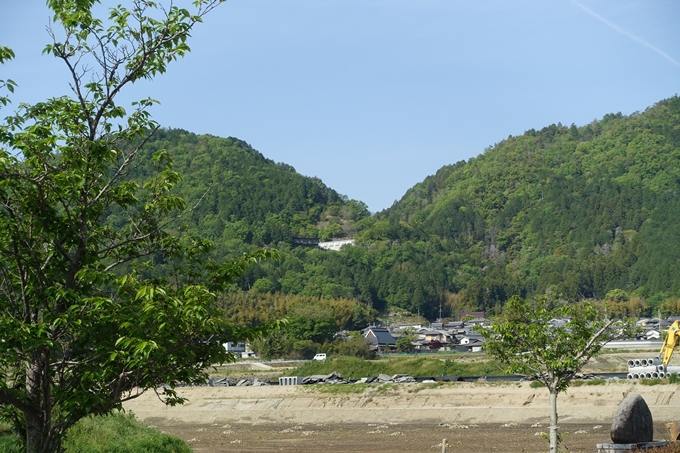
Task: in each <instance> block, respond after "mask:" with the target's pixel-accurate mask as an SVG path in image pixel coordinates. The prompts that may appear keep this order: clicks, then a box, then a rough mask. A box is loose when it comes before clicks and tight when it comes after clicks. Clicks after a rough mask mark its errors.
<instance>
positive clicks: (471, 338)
mask: <svg viewBox="0 0 680 453" xmlns="http://www.w3.org/2000/svg"><path fill="white" fill-rule="evenodd" d="M478 315H479V316H477V317H471V318H468V319H467V320H466V321H452V322H448V323H445V322H433V323H431V324H429V325H427V326H424V325H421V324H397V325H392V326H390V327H389V328H388V327H381V326H370V327H367V328H365V329H363V330H362V333H363V335H364V337H365V338H366V339H367V340H368V341H369V343H370V344H371V349H373V350H375V351H376V352H380V353H385V352H396V351H397V349H398V348H397V340H398V339H399V338H402V337H407V338H409V339H410V340H411V341H410V343H411V347H410V350H411V351H415V352H439V351H456V352H477V351H481V350H482V344H483V343H484V340H483V339H482V336H481V335H480V334H479V330H480V329H481V328H482V326H483V325H484V323H485V322H486V319H485V318H484V314H483V313H478Z"/></svg>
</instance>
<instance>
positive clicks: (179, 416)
mask: <svg viewBox="0 0 680 453" xmlns="http://www.w3.org/2000/svg"><path fill="white" fill-rule="evenodd" d="M631 393H639V394H641V395H642V396H643V398H644V399H645V401H646V402H647V404H648V405H649V407H650V409H651V411H652V415H653V417H654V421H655V422H664V421H671V420H677V419H678V418H679V415H678V414H680V392H678V385H672V384H661V385H653V386H648V385H642V384H641V383H638V382H633V381H609V382H606V383H604V384H601V385H582V386H578V387H572V388H570V389H569V390H568V391H567V392H566V393H563V394H561V395H560V397H559V399H558V408H559V414H560V422H561V423H599V424H609V423H611V420H612V416H613V414H614V412H615V410H616V408H617V407H618V405H619V403H620V402H621V400H622V399H623V398H624V397H625V396H627V395H629V394H631ZM179 394H180V395H181V396H183V397H186V398H188V402H187V403H185V404H184V405H183V406H177V407H166V406H164V405H163V404H162V403H161V402H160V401H158V399H157V397H156V396H155V394H154V393H153V392H148V393H147V394H145V395H143V396H142V397H140V398H138V399H136V400H133V401H130V402H128V403H126V404H125V408H126V409H128V410H132V411H133V412H134V413H135V414H136V416H137V417H138V418H140V419H143V420H145V419H166V420H175V421H178V422H185V423H242V422H248V423H256V424H267V423H301V424H306V423H333V424H343V423H347V424H352V423H390V422H391V423H419V422H423V423H434V422H436V423H470V424H476V423H546V422H547V421H548V420H549V411H548V404H549V402H548V392H547V391H546V390H545V389H544V388H532V387H531V386H530V385H529V383H527V382H523V383H443V384H401V385H393V384H388V385H337V386H265V387H192V388H183V389H179Z"/></svg>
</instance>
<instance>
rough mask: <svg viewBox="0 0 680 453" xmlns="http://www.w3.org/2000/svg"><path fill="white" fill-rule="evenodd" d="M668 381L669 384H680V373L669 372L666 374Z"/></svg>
mask: <svg viewBox="0 0 680 453" xmlns="http://www.w3.org/2000/svg"><path fill="white" fill-rule="evenodd" d="M668 383H669V384H680V375H678V374H677V373H670V374H669V375H668Z"/></svg>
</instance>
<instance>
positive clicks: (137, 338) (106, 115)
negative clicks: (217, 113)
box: [0, 0, 273, 453]
mask: <svg viewBox="0 0 680 453" xmlns="http://www.w3.org/2000/svg"><path fill="white" fill-rule="evenodd" d="M96 3H98V2H97V1H96V0H79V1H62V0H50V1H48V5H49V7H50V8H51V9H52V11H53V12H54V18H53V23H54V24H55V25H60V26H61V27H63V39H62V40H59V39H58V38H57V34H58V33H57V31H56V30H53V29H50V34H51V36H52V37H53V42H52V43H51V44H49V45H48V46H47V47H46V48H45V53H47V54H50V55H53V56H55V57H57V58H58V59H60V60H62V61H63V62H64V63H65V65H66V67H67V69H68V71H69V73H70V76H71V88H72V91H73V93H72V96H71V97H68V96H63V97H59V98H53V99H48V100H46V101H45V102H41V103H38V104H36V105H25V104H22V105H21V106H20V107H19V108H18V110H17V111H16V112H15V113H14V114H13V115H12V116H10V117H8V118H7V119H6V120H5V122H4V123H3V124H2V125H0V332H2V337H1V338H0V416H2V417H4V418H9V419H11V420H12V421H14V423H15V425H16V426H17V428H18V429H20V430H21V431H22V432H23V433H24V434H25V441H26V450H27V451H28V452H30V453H37V452H40V453H48V452H55V451H59V450H60V449H61V438H62V437H63V434H64V432H65V431H66V430H67V429H68V428H69V427H70V426H72V425H73V424H74V423H75V422H77V421H78V420H79V419H81V418H83V417H85V416H87V415H88V414H101V413H107V412H109V411H111V410H112V409H115V408H120V407H121V404H122V402H124V401H126V400H129V399H131V398H135V397H137V396H139V395H140V394H141V393H143V392H144V391H145V390H147V389H149V388H153V389H156V388H157V387H158V386H160V385H161V384H166V385H165V386H164V389H163V390H162V391H161V392H160V394H159V396H160V397H161V398H162V399H164V400H165V402H166V403H168V404H177V403H181V402H182V401H183V399H182V398H180V397H179V396H178V395H177V394H176V392H175V390H174V388H175V385H176V384H178V383H192V382H193V383H197V382H202V381H204V380H205V378H206V372H205V367H206V366H209V365H211V364H213V363H216V362H224V361H229V360H232V359H233V357H232V356H230V355H229V354H227V353H226V352H225V350H224V348H223V347H222V343H224V342H226V341H236V340H237V339H248V338H253V337H254V336H256V335H258V334H259V333H261V332H263V331H264V330H266V329H267V326H266V325H263V326H262V327H260V328H258V329H251V330H244V329H239V328H235V327H233V326H232V325H230V324H227V323H225V322H224V321H223V318H222V317H221V315H220V313H219V312H218V310H217V309H216V306H215V303H214V294H213V293H212V292H211V290H217V289H220V288H221V287H223V286H224V285H225V284H227V283H229V282H230V281H232V280H234V279H236V278H238V277H239V276H240V275H241V274H242V273H243V271H244V270H245V269H246V268H247V267H248V265H249V264H250V263H252V262H253V261H255V260H257V259H258V258H266V257H271V256H273V253H271V252H253V253H251V254H249V255H246V256H243V257H241V258H239V259H237V260H235V261H233V262H228V263H226V264H218V263H215V262H212V261H210V260H206V259H205V255H206V254H207V253H209V251H210V246H211V244H210V243H209V242H207V241H205V240H192V239H190V238H186V237H180V236H176V235H173V234H170V233H169V232H168V229H169V228H170V227H171V226H173V225H174V224H175V223H176V222H177V221H178V220H179V218H180V217H181V216H182V213H183V212H187V211H186V208H185V203H184V201H183V199H182V198H181V197H178V196H176V195H174V194H173V193H172V192H171V191H172V188H173V187H174V186H175V184H176V183H177V182H179V181H180V179H181V178H180V176H179V174H178V173H177V172H175V171H174V170H173V167H172V161H171V159H169V157H168V155H167V153H165V152H163V151H162V150H159V151H158V152H156V153H154V155H153V157H152V159H151V160H150V164H151V169H152V173H151V174H150V177H149V178H148V179H147V181H146V182H145V183H144V184H143V185H142V186H140V185H138V184H137V183H135V182H132V181H130V180H129V179H126V178H127V176H128V175H129V173H130V171H131V170H132V169H133V168H135V167H136V166H137V165H138V164H139V163H140V162H139V161H140V155H141V150H142V149H143V147H144V145H145V144H146V143H147V142H148V140H149V133H148V131H153V130H155V129H157V127H158V126H157V124H156V123H155V122H153V121H152V120H151V118H150V115H149V112H148V107H150V106H151V105H152V104H153V103H154V102H155V101H153V100H152V99H143V100H141V101H138V102H134V103H132V109H131V110H130V112H127V111H126V110H125V109H124V108H123V107H122V106H120V105H118V104H116V102H115V99H116V97H117V96H118V94H119V93H120V92H121V90H122V89H123V88H124V87H125V86H127V85H129V84H131V83H134V82H135V81H138V80H140V79H150V78H153V77H154V76H156V75H158V74H160V73H163V72H165V70H166V67H167V65H168V63H170V62H171V61H173V60H176V59H177V58H179V57H181V56H183V55H184V54H185V53H186V52H188V51H189V47H188V46H187V43H186V41H187V38H188V37H189V33H190V31H191V29H192V27H193V26H194V25H195V24H196V23H197V22H200V21H201V19H202V17H203V16H204V15H205V14H206V13H208V12H209V11H210V10H212V9H213V8H214V7H216V6H217V5H218V4H219V3H220V1H219V0H198V1H196V2H194V9H193V11H191V12H190V11H189V10H187V9H182V8H178V7H176V6H174V5H170V6H169V7H168V8H164V7H163V6H162V5H160V4H157V3H155V2H151V1H147V0H134V1H133V2H132V5H131V7H130V8H129V9H128V8H126V7H124V6H121V5H119V6H116V7H115V8H111V9H110V10H109V16H108V20H106V21H104V20H101V19H99V18H97V17H95V16H93V14H92V10H93V9H96V8H97V6H96ZM12 56H13V54H12V52H11V51H10V50H8V49H6V48H2V49H0V61H3V60H7V59H9V58H11V57H12ZM3 86H4V87H5V88H7V89H9V91H10V92H12V91H13V87H14V82H13V81H11V80H6V81H4V82H0V88H2V87H3ZM8 102H9V99H8V97H7V96H3V97H1V98H0V103H1V104H3V105H6V104H7V103H8ZM189 211H190V210H189ZM180 259H181V261H178V260H180ZM159 263H181V265H175V266H172V265H170V267H171V268H172V272H171V273H170V274H169V275H168V276H167V277H168V278H150V275H152V269H153V267H154V266H155V265H156V264H159ZM199 282H200V283H199Z"/></svg>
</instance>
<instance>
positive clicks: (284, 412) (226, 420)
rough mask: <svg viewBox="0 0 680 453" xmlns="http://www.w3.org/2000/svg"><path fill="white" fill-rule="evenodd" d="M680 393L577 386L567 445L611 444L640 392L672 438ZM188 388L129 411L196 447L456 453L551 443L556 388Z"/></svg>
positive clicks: (573, 448) (582, 448)
mask: <svg viewBox="0 0 680 453" xmlns="http://www.w3.org/2000/svg"><path fill="white" fill-rule="evenodd" d="M625 355H626V356H629V357H630V356H635V355H637V354H636V353H626V354H625ZM648 355H649V354H648ZM621 360H623V359H622V358H621V357H618V358H617V357H615V356H608V357H603V358H602V359H600V360H596V361H594V362H593V363H592V365H593V367H592V368H594V369H593V371H595V369H598V370H603V369H604V370H606V371H609V370H611V369H612V368H617V367H619V364H620V363H621ZM624 363H625V362H624ZM619 369H621V368H619ZM679 390H680V386H678V385H674V384H669V383H665V384H661V385H653V386H649V385H642V383H640V382H637V381H632V380H611V381H608V382H606V383H604V384H600V385H587V381H584V382H583V383H582V385H579V386H575V387H570V388H569V389H568V390H567V392H566V393H562V394H560V396H559V398H558V412H559V415H560V432H561V434H562V436H563V439H564V440H563V443H562V449H563V451H568V452H595V451H596V444H599V443H608V442H611V440H610V435H609V428H610V425H611V422H612V418H613V415H614V412H615V411H616V409H617V408H618V405H619V404H620V402H621V400H622V399H623V398H625V397H626V396H627V395H630V394H632V393H638V394H640V395H642V397H643V398H644V400H645V401H646V402H647V405H648V406H649V408H650V410H651V412H652V416H653V418H654V423H655V439H656V440H664V439H665V437H666V432H665V428H664V427H663V423H664V422H669V421H680V391H679ZM179 392H180V394H181V395H182V396H185V397H186V398H188V402H187V403H185V404H184V405H183V406H178V407H167V406H165V405H163V404H162V403H161V402H160V401H159V400H158V398H157V397H156V396H155V394H154V393H153V392H147V393H146V394H144V395H142V396H141V397H140V398H138V399H135V400H132V401H130V402H128V403H126V404H125V408H126V409H128V410H131V411H132V412H134V413H135V415H136V416H137V417H138V418H139V419H141V420H143V421H145V423H147V424H149V425H151V426H155V427H157V428H159V429H160V430H162V431H164V432H167V433H170V434H172V435H175V436H178V437H180V438H182V439H184V440H186V441H187V442H188V443H189V444H190V445H192V446H193V448H194V450H195V451H196V452H197V453H201V452H205V453H217V452H286V453H288V452H328V451H330V452H333V453H344V452H352V453H369V452H370V453H387V452H404V453H410V452H413V453H415V452H419V453H422V452H437V453H439V452H441V451H442V449H441V444H442V439H447V444H448V447H447V452H449V453H451V452H465V453H476V452H480V453H481V452H485V453H488V452H510V453H513V452H518V453H519V452H526V453H530V452H545V451H547V450H548V442H547V440H546V439H545V433H547V432H548V430H549V399H548V392H547V391H546V389H544V388H532V387H531V385H530V384H529V383H528V382H523V383H513V382H504V383H484V382H479V383H446V384H401V385H368V386H364V387H361V386H356V385H355V386H342V385H339V386H328V385H326V386H264V387H188V388H182V389H180V390H179Z"/></svg>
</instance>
